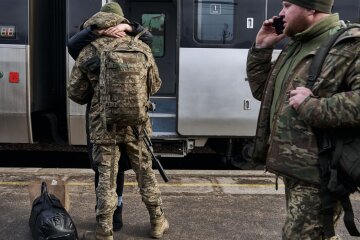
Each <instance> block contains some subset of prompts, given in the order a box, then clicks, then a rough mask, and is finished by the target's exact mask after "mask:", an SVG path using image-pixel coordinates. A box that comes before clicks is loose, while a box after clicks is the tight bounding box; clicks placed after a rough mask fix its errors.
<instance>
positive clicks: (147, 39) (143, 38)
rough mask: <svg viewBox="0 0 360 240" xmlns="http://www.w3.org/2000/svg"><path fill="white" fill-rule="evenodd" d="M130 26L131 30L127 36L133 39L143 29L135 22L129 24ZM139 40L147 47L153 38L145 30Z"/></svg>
mask: <svg viewBox="0 0 360 240" xmlns="http://www.w3.org/2000/svg"><path fill="white" fill-rule="evenodd" d="M130 25H131V27H132V29H133V30H132V31H131V32H129V33H128V35H130V36H133V37H135V36H136V35H137V34H139V33H141V32H142V31H143V30H144V29H145V28H144V27H143V26H142V25H140V24H139V23H138V22H135V21H134V22H132V23H130ZM139 39H140V40H141V41H143V42H144V43H146V44H147V45H149V46H151V43H152V41H153V36H152V34H151V33H150V32H149V31H148V30H146V31H145V32H144V34H143V35H141V36H140V37H139Z"/></svg>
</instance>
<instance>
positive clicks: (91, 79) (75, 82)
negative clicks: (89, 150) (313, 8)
mask: <svg viewBox="0 0 360 240" xmlns="http://www.w3.org/2000/svg"><path fill="white" fill-rule="evenodd" d="M122 21H124V18H122V17H119V16H118V15H115V14H112V13H97V14H95V15H94V16H93V17H91V18H90V19H89V20H88V21H87V22H86V23H85V26H86V25H90V24H97V26H98V27H99V26H103V27H104V28H106V27H110V26H115V25H117V24H118V23H120V22H122ZM99 28H100V27H99ZM131 38H132V37H130V36H125V37H123V38H111V37H101V38H98V39H97V40H96V41H97V43H98V45H101V46H103V48H104V49H106V48H107V47H108V46H114V45H116V44H117V43H119V44H121V43H123V42H124V41H125V42H129V41H130V40H131ZM139 42H140V41H139ZM141 44H143V45H144V48H146V49H147V51H148V52H149V53H151V49H150V48H149V46H147V45H146V44H145V43H141ZM95 56H99V52H98V51H97V50H96V48H95V47H94V46H93V45H91V44H88V45H87V46H85V47H84V48H83V49H82V51H81V52H80V55H79V56H78V58H77V59H76V62H75V65H74V67H73V69H72V72H71V76H70V79H69V82H68V84H67V90H68V96H69V98H70V99H71V100H73V101H74V102H76V103H79V104H86V103H89V102H91V108H90V111H89V132H90V140H91V142H92V143H96V144H116V143H121V142H131V141H136V138H135V136H134V134H133V131H132V129H131V127H127V128H118V129H115V131H108V130H107V128H106V126H103V121H101V120H102V117H103V109H102V106H101V104H100V95H99V75H98V74H96V73H92V72H89V71H88V70H87V69H84V68H83V67H82V66H83V63H84V62H86V61H88V60H89V59H92V58H93V57H95ZM150 56H152V54H150ZM149 61H150V63H151V65H152V68H150V69H152V70H151V71H150V72H149V74H148V75H149V78H150V82H151V89H150V94H155V93H156V92H157V91H158V90H159V88H160V86H161V79H160V77H159V72H158V68H157V66H156V63H155V59H154V58H151V59H149ZM144 84H146V82H144ZM145 89H146V90H147V87H146V88H145ZM146 128H147V131H148V133H149V134H151V123H150V120H148V121H147V123H146Z"/></svg>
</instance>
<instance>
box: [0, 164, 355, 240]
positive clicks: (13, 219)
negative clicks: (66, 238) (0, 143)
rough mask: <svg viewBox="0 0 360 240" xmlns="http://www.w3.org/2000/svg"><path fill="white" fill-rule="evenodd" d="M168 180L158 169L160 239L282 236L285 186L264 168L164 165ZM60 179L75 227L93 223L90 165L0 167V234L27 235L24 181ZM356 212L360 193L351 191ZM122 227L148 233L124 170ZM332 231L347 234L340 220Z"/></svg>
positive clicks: (127, 234) (122, 235) (129, 232)
mask: <svg viewBox="0 0 360 240" xmlns="http://www.w3.org/2000/svg"><path fill="white" fill-rule="evenodd" d="M167 174H168V175H169V177H170V179H171V180H170V182H169V183H166V184H165V183H163V182H162V180H161V177H160V175H157V177H158V181H159V183H160V189H161V191H162V195H163V202H164V211H165V213H166V216H167V218H168V219H169V222H170V231H169V232H168V233H167V234H165V235H164V238H163V239H165V240H170V239H171V240H182V239H184V240H185V239H194V240H195V239H207V240H220V239H244V240H261V239H281V227H282V225H283V222H284V217H285V208H284V206H285V201H284V187H283V184H282V183H281V182H279V183H280V184H279V190H278V191H275V185H274V182H275V178H274V176H273V175H271V174H267V173H264V172H263V171H234V170H229V171H186V170H182V171H167ZM44 179H48V180H51V179H61V180H63V181H65V182H66V184H67V188H68V190H69V194H70V210H69V213H70V215H71V216H72V218H73V220H74V222H75V224H76V227H77V229H78V230H79V231H82V230H93V229H94V228H95V212H94V206H95V193H94V187H93V172H92V170H90V169H43V168H0V223H1V224H0V232H1V234H0V239H4V240H5V239H6V240H7V239H10V240H12V239H14V240H15V239H16V240H19V239H21V240H27V239H29V240H30V239H31V233H30V229H29V226H28V220H29V216H30V211H31V204H30V200H29V194H28V189H27V186H28V185H29V184H31V183H33V182H41V181H42V180H44ZM353 207H354V211H355V215H356V216H359V213H360V198H359V196H358V195H354V196H353ZM123 219H124V227H123V229H122V230H121V231H120V232H116V233H115V239H129V240H132V239H149V237H148V232H149V230H150V226H149V220H148V214H147V211H146V208H145V206H144V204H143V203H142V202H141V197H140V195H139V193H138V190H137V184H136V181H135V175H134V174H133V173H132V171H128V172H127V174H126V182H125V189H124V212H123ZM337 233H338V234H339V235H340V236H342V238H343V239H349V240H351V239H356V238H351V237H349V235H348V233H347V231H346V229H345V228H344V226H343V223H342V222H341V223H340V224H339V226H338V228H337Z"/></svg>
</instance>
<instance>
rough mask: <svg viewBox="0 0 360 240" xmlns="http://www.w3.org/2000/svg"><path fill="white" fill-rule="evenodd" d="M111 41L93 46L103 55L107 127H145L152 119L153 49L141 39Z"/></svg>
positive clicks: (104, 105)
mask: <svg viewBox="0 0 360 240" xmlns="http://www.w3.org/2000/svg"><path fill="white" fill-rule="evenodd" d="M109 40H110V41H104V40H103V39H99V40H95V41H93V42H92V43H91V44H92V45H94V46H95V47H96V49H97V50H98V52H99V53H100V55H101V57H100V62H101V67H100V79H99V84H100V86H102V87H101V88H100V103H101V105H102V106H103V108H104V109H103V111H104V115H105V116H104V117H103V121H104V123H103V124H104V126H107V125H111V124H116V125H117V126H120V127H124V126H125V127H126V126H129V125H142V124H144V123H145V122H146V121H147V120H148V118H149V116H148V114H147V111H148V110H147V109H148V106H149V101H150V99H149V97H150V93H149V92H148V86H149V82H148V80H150V79H148V72H149V71H152V69H151V67H152V65H154V64H153V63H152V62H151V60H152V59H153V57H152V53H151V49H150V48H149V47H148V46H147V45H146V44H144V43H143V42H141V41H140V40H139V39H138V37H135V38H130V37H129V38H124V39H122V41H121V42H120V41H113V39H111V38H110V39H109ZM105 42H106V45H104V43H105ZM149 91H150V89H149Z"/></svg>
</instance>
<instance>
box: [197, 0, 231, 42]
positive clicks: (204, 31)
mask: <svg viewBox="0 0 360 240" xmlns="http://www.w3.org/2000/svg"><path fill="white" fill-rule="evenodd" d="M194 1H195V11H194V14H195V16H194V19H195V39H196V40H197V41H198V42H200V43H214V44H229V43H231V42H232V41H233V40H234V17H235V5H236V4H235V1H234V0H216V1H200V0H194Z"/></svg>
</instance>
